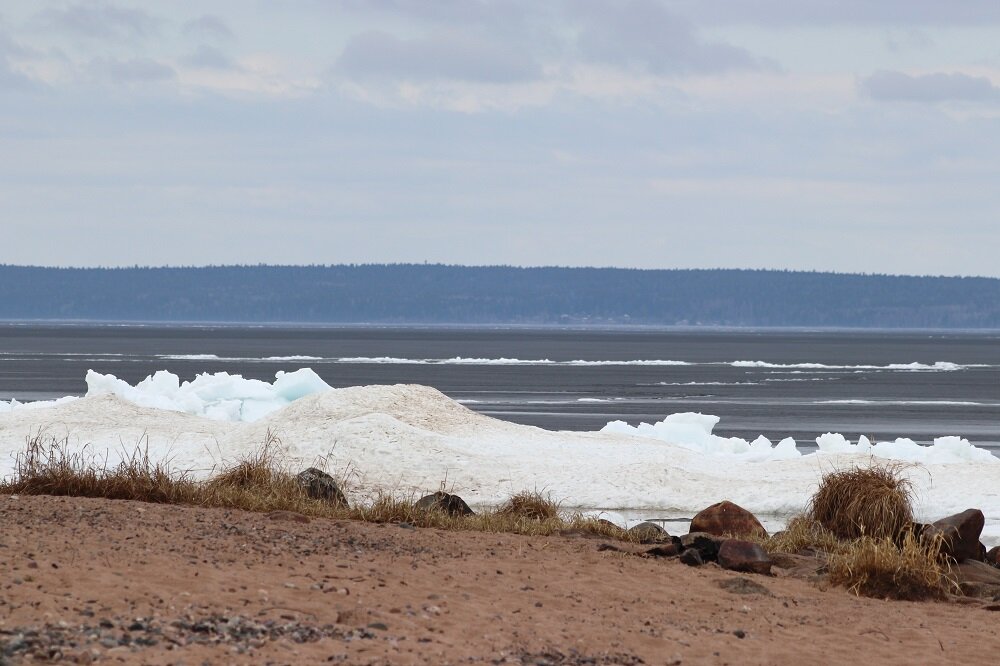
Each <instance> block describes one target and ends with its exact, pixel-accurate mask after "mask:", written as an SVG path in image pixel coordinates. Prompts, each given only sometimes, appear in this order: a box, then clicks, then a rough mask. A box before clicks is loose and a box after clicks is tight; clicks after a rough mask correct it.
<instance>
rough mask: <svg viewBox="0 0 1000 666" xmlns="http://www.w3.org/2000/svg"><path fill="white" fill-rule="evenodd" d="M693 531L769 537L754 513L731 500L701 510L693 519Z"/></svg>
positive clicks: (718, 534)
mask: <svg viewBox="0 0 1000 666" xmlns="http://www.w3.org/2000/svg"><path fill="white" fill-rule="evenodd" d="M691 531H692V532H708V533H709V534H714V535H716V536H731V537H757V538H761V539H763V538H766V537H767V530H765V529H764V526H763V525H761V524H760V521H759V520H757V518H756V517H755V516H754V515H753V514H752V513H750V512H749V511H747V510H746V509H744V508H743V507H741V506H738V505H736V504H733V503H732V502H730V501H729V500H724V501H722V502H719V503H718V504H713V505H712V506H710V507H708V508H707V509H703V510H701V511H699V512H698V514H697V515H696V516H695V517H694V518H693V519H692V520H691Z"/></svg>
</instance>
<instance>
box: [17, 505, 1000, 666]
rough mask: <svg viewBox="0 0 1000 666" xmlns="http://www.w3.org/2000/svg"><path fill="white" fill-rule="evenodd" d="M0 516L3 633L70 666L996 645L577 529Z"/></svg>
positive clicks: (94, 513)
mask: <svg viewBox="0 0 1000 666" xmlns="http://www.w3.org/2000/svg"><path fill="white" fill-rule="evenodd" d="M0 524H2V525H3V531H2V534H0V552H2V555H3V556H2V558H0V571H2V575H0V580H2V581H3V583H2V589H0V630H2V631H3V632H5V633H3V634H2V640H5V641H7V642H8V644H9V642H10V641H11V640H15V639H17V637H18V632H21V635H22V640H23V632H24V631H25V630H31V629H41V636H42V637H53V636H54V637H55V638H45V640H47V641H49V644H52V643H53V641H54V642H57V643H58V642H59V641H62V642H63V643H64V644H65V645H64V647H63V648H62V652H61V654H62V657H63V658H64V659H65V660H70V659H80V658H81V655H83V653H87V654H86V655H84V656H82V658H83V659H84V660H86V659H89V658H93V657H99V658H100V660H101V663H149V664H167V663H182V662H183V663H201V662H202V661H203V660H206V659H207V660H209V661H211V662H212V663H245V664H257V663H268V662H270V663H277V664H292V663H320V662H327V660H329V663H350V664H422V663H435V664H457V663H531V664H536V663H551V664H559V663H562V664H576V663H598V664H602V663H605V664H607V663H616V664H635V663H646V664H665V663H680V664H723V663H729V664H800V663H823V664H826V663H850V662H858V663H878V664H912V663H923V664H936V663H941V664H945V663H967V664H990V663H995V657H996V654H997V652H998V650H1000V630H998V628H997V623H996V621H995V620H996V617H995V615H996V614H995V613H990V612H988V611H985V610H983V609H982V605H981V604H978V605H976V606H975V607H973V606H964V605H960V604H956V603H911V602H885V601H876V600H871V599H859V598H855V597H853V596H851V595H849V594H848V593H847V592H845V591H844V590H841V589H831V590H827V591H823V590H820V589H817V588H816V587H815V586H813V585H811V584H810V583H807V582H804V581H800V580H793V579H782V578H764V577H757V576H753V577H750V578H753V580H755V581H756V582H759V583H761V584H763V585H764V586H765V587H766V588H767V590H768V593H769V594H766V595H762V594H750V595H740V594H734V593H732V592H728V591H725V590H723V589H722V588H720V586H719V584H720V582H721V581H725V580H730V579H733V578H736V577H739V576H740V575H739V574H734V573H730V572H725V571H722V570H720V569H718V568H716V567H715V566H714V565H709V566H706V567H703V568H701V569H697V570H694V569H690V568H687V567H685V566H683V565H682V564H680V563H678V562H676V561H665V560H648V559H640V558H637V557H634V556H626V555H622V554H620V553H614V552H601V551H599V550H598V545H599V544H600V543H602V541H600V540H594V539H588V538H581V537H575V538H571V537H549V538H528V537H519V536H512V535H486V534H478V533H445V532H440V531H437V530H423V529H407V528H405V527H400V526H398V525H371V524H363V523H354V522H341V521H325V520H317V521H313V522H311V523H309V524H302V523H298V522H292V521H289V520H272V519H270V518H268V517H266V516H263V515H259V514H248V513H242V512H236V511H223V510H206V509H194V508H182V507H168V506H156V505H148V504H137V503H130V502H109V501H103V500H87V499H70V498H47V497H18V498H11V497H2V498H0ZM102 621H104V626H103V627H102V626H101V622H102ZM60 623H62V624H61V625H60ZM46 627H48V628H46ZM129 627H132V628H131V629H130V628H129ZM227 627H229V629H227ZM248 627H250V628H251V629H252V628H254V627H257V628H260V627H263V628H264V629H261V631H265V630H266V631H269V632H270V633H269V634H267V635H264V636H260V635H257V636H256V637H252V638H250V639H247V638H245V636H244V634H246V633H247V632H250V629H248ZM268 627H270V629H267V628H268ZM227 632H232V633H227ZM738 632H742V633H743V637H742V638H740V637H739V636H738ZM234 636H235V637H234ZM71 640H73V641H76V642H77V643H78V645H77V647H68V646H67V645H68V643H69V642H70V641H71ZM123 640H125V641H126V642H128V643H129V644H127V645H119V643H120V642H122V641H123ZM300 641H301V642H300ZM137 643H146V644H137ZM17 654H18V659H20V658H23V657H24V656H25V653H24V652H23V651H22V652H19V653H17ZM546 655H547V656H546ZM590 659H593V660H594V661H589V660H590ZM639 659H641V660H642V661H641V662H640V661H638V660H639Z"/></svg>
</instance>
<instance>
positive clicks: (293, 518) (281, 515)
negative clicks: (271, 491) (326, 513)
mask: <svg viewBox="0 0 1000 666" xmlns="http://www.w3.org/2000/svg"><path fill="white" fill-rule="evenodd" d="M267 517H268V518H270V519H271V520H288V521H290V522H293V523H308V522H309V516H307V515H305V514H302V513H298V512H297V511H272V512H271V513H269V514H267Z"/></svg>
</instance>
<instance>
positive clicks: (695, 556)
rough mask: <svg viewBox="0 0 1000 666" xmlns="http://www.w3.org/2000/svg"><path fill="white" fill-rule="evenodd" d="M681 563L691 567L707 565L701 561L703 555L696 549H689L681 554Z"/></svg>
mask: <svg viewBox="0 0 1000 666" xmlns="http://www.w3.org/2000/svg"><path fill="white" fill-rule="evenodd" d="M680 561H681V562H683V563H684V564H686V565H688V566H689V567H700V566H701V565H702V564H704V563H705V562H704V560H702V559H701V553H699V552H698V550H697V549H696V548H688V549H687V550H685V551H684V552H683V553H681V556H680Z"/></svg>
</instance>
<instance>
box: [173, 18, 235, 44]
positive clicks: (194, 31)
mask: <svg viewBox="0 0 1000 666" xmlns="http://www.w3.org/2000/svg"><path fill="white" fill-rule="evenodd" d="M181 31H182V32H183V33H184V34H185V35H189V36H194V37H201V38H210V39H232V37H233V31H232V30H231V29H230V27H229V24H228V23H226V21H225V20H224V19H223V18H222V17H221V16H216V15H215V14H202V15H201V16H199V17H198V18H193V19H191V20H190V21H185V23H184V25H183V26H182V27H181Z"/></svg>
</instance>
